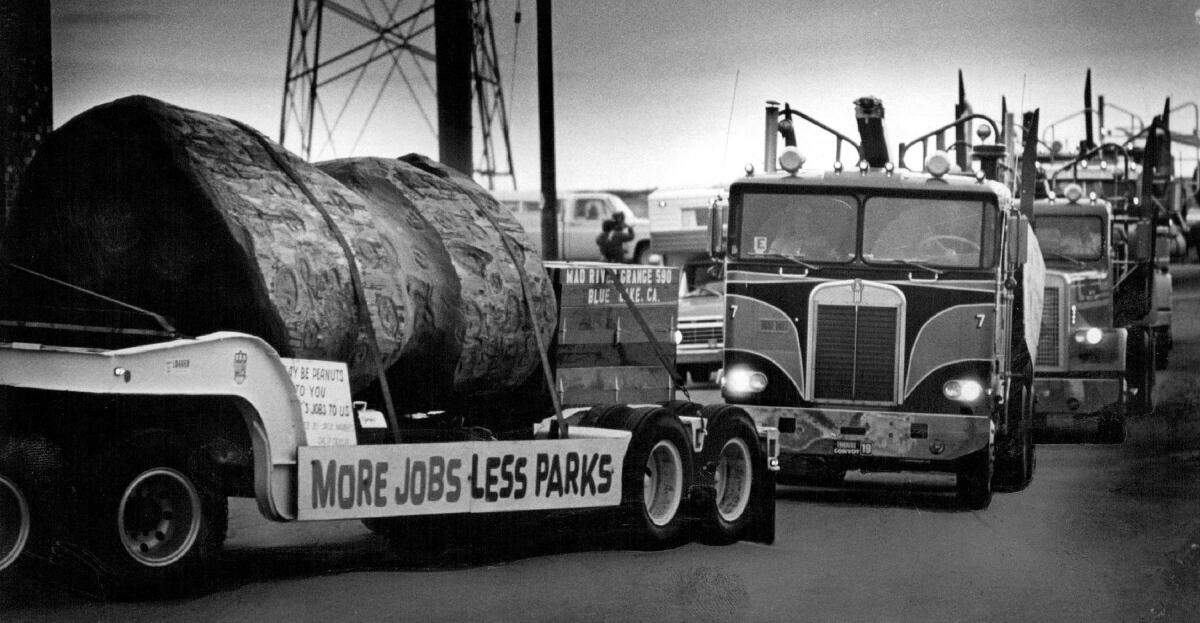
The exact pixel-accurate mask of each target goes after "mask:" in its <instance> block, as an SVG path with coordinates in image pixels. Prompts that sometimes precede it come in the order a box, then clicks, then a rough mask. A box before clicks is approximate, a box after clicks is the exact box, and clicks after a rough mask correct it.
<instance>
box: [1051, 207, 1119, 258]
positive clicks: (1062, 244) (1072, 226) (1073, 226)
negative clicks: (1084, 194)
mask: <svg viewBox="0 0 1200 623" xmlns="http://www.w3.org/2000/svg"><path fill="white" fill-rule="evenodd" d="M1033 228H1034V232H1035V233H1036V234H1037V238H1038V246H1040V247H1041V248H1042V254H1043V255H1045V256H1046V260H1047V261H1054V260H1055V259H1064V258H1067V259H1073V260H1082V261H1095V260H1098V259H1100V258H1101V257H1103V256H1104V221H1103V220H1102V219H1101V218H1100V217H1098V216H1041V215H1039V216H1038V217H1037V219H1036V220H1035V221H1034V225H1033Z"/></svg>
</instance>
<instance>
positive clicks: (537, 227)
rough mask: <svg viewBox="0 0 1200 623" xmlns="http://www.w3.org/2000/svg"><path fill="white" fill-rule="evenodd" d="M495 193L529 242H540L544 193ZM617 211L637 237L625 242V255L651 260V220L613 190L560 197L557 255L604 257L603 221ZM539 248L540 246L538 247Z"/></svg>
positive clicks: (586, 258)
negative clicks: (601, 244) (598, 243)
mask: <svg viewBox="0 0 1200 623" xmlns="http://www.w3.org/2000/svg"><path fill="white" fill-rule="evenodd" d="M492 196H493V197H495V198H496V200H497V201H499V202H500V203H501V204H502V205H504V206H505V207H507V208H508V209H509V210H512V213H513V214H514V215H516V217H517V221H519V222H520V223H521V227H523V228H525V233H526V235H527V236H528V238H529V240H530V242H532V243H533V244H534V245H540V244H541V240H542V239H541V231H542V193H541V191H536V190H508V191H505V190H494V191H492ZM617 212H622V213H624V214H625V222H626V224H628V225H630V226H631V227H633V234H634V238H633V240H632V241H630V242H629V243H627V244H626V251H625V257H626V259H627V260H628V261H632V262H633V263H634V264H644V263H646V262H647V260H649V259H650V220H649V219H646V218H643V217H641V216H638V215H637V214H636V213H635V212H634V211H633V210H632V209H631V208H630V207H629V206H628V205H626V203H625V202H624V201H623V200H622V199H621V198H620V197H618V196H616V195H614V194H612V193H604V192H581V193H564V194H561V195H559V197H558V241H559V247H558V258H559V259H561V260H567V261H597V260H600V259H603V258H602V257H601V256H600V249H599V247H597V246H596V236H597V235H598V234H600V232H601V224H602V223H603V222H604V221H605V219H609V218H612V216H613V215H614V214H616V213H617ZM539 248H540V247H539Z"/></svg>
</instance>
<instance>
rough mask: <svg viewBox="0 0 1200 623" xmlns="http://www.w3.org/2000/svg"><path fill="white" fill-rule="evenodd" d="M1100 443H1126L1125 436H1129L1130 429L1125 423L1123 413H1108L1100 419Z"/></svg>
mask: <svg viewBox="0 0 1200 623" xmlns="http://www.w3.org/2000/svg"><path fill="white" fill-rule="evenodd" d="M1098 432H1099V437H1100V440H1099V441H1100V443H1108V444H1120V443H1125V438H1126V437H1127V436H1128V431H1127V428H1126V425H1125V417H1124V415H1123V414H1121V413H1114V414H1111V415H1106V417H1103V418H1102V419H1101V420H1100V425H1099V431H1098Z"/></svg>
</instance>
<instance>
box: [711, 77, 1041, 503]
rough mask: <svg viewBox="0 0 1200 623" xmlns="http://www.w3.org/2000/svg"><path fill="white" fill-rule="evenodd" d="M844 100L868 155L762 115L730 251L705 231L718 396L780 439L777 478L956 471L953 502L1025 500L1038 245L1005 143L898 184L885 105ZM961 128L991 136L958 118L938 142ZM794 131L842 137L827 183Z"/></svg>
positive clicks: (736, 199) (856, 146)
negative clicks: (1011, 176) (761, 150)
mask: <svg viewBox="0 0 1200 623" xmlns="http://www.w3.org/2000/svg"><path fill="white" fill-rule="evenodd" d="M855 103H856V116H857V121H858V126H859V130H860V134H861V138H862V142H861V144H860V143H858V142H855V141H854V140H853V139H851V138H849V137H847V136H845V135H843V134H841V133H840V132H837V131H836V130H834V129H832V128H830V127H829V126H827V125H825V124H823V123H820V122H818V121H816V120H815V119H813V118H812V117H810V116H808V115H806V114H804V113H803V112H801V111H799V110H795V109H792V108H791V107H790V106H787V105H785V106H784V107H783V109H782V110H781V109H780V107H779V105H778V103H776V102H768V103H767V108H766V133H765V135H766V138H767V142H766V147H765V154H764V169H765V171H764V172H763V173H757V174H756V173H754V172H753V167H751V166H747V176H746V177H744V178H742V179H739V180H737V181H735V182H734V183H733V184H732V186H731V188H730V192H729V214H728V219H727V221H728V241H727V243H723V242H722V236H721V232H720V229H719V227H717V226H714V227H713V228H712V230H711V233H712V240H711V245H712V248H713V252H714V255H716V256H717V257H720V258H721V259H722V260H723V263H724V270H725V280H726V294H725V305H726V316H725V328H726V333H725V364H724V366H725V371H724V376H723V387H722V391H723V395H724V397H725V399H726V402H728V403H730V404H736V405H740V406H742V407H743V408H744V409H745V410H746V411H747V412H749V413H750V415H751V416H752V417H753V418H754V419H755V421H756V422H758V423H759V424H760V425H765V426H771V427H774V428H778V430H779V435H780V446H781V459H780V460H781V471H780V476H779V477H780V480H781V482H787V481H801V482H810V483H811V482H815V483H823V484H831V483H836V482H840V481H841V479H842V477H843V476H844V475H845V474H846V471H847V470H850V469H855V470H863V471H899V470H916V471H941V472H950V473H953V474H955V475H956V483H957V493H958V495H959V498H960V500H961V501H962V502H963V503H964V504H965V505H966V506H967V507H969V508H975V509H978V508H984V507H986V506H988V505H989V503H990V501H991V498H992V491H993V483H994V484H995V485H996V486H997V488H1001V489H1006V490H1018V489H1021V488H1023V487H1025V486H1026V485H1027V484H1028V483H1029V481H1030V479H1031V478H1032V473H1033V444H1032V437H1031V434H1030V433H1031V430H1030V429H1031V422H1032V398H1033V395H1032V392H1031V384H1032V382H1033V373H1032V363H1033V362H1032V359H1031V356H1030V354H1031V353H1032V352H1034V351H1035V349H1036V347H1037V333H1036V330H1037V318H1039V317H1040V309H1039V301H1038V300H1037V299H1038V297H1037V296H1036V295H1037V294H1040V293H1041V291H1042V287H1041V272H1040V254H1039V253H1038V252H1037V247H1036V239H1035V238H1033V237H1032V235H1031V232H1030V230H1029V225H1028V222H1027V217H1026V215H1025V214H1024V213H1022V211H1020V210H1018V208H1017V205H1016V204H1015V203H1014V202H1013V199H1012V193H1011V192H1010V191H1009V189H1008V187H1006V186H1005V185H1004V184H1001V183H999V182H998V181H996V180H997V177H998V173H999V172H1000V171H1001V170H1002V168H1001V167H1000V166H999V163H1000V161H1002V160H1003V159H1004V157H1005V150H1004V148H1003V147H1002V146H1000V145H980V146H977V147H975V148H974V152H973V153H974V156H975V157H977V158H979V159H980V166H981V170H980V171H979V172H978V173H977V174H974V175H972V174H955V173H951V161H950V160H949V157H948V155H947V154H946V153H945V152H942V151H935V152H934V153H933V155H931V156H930V157H929V158H928V159H927V161H926V164H925V170H924V171H922V172H918V171H908V170H905V169H904V168H903V167H902V166H901V167H896V166H895V164H893V163H892V162H891V161H890V158H889V156H888V148H887V142H886V140H885V137H884V131H883V106H882V103H881V102H880V101H879V100H878V99H875V98H862V99H860V100H858V101H856V102H855ZM972 119H982V120H984V121H986V122H987V125H988V127H989V128H990V129H993V130H998V128H997V127H996V124H995V123H994V122H992V121H991V120H990V119H987V118H985V117H983V116H982V115H971V116H969V117H967V116H964V117H960V118H959V119H958V120H956V123H955V124H952V125H948V126H946V128H942V129H941V130H940V131H937V132H939V139H940V132H941V131H944V130H946V129H948V128H950V127H954V126H960V127H961V126H962V125H963V124H965V123H966V122H967V121H969V120H972ZM800 120H805V121H809V122H811V123H813V124H814V125H815V126H817V127H818V128H821V129H823V130H826V131H828V132H829V133H831V134H833V135H834V136H835V137H836V139H837V151H836V154H837V160H836V161H835V162H834V165H833V168H832V170H828V171H820V170H815V171H814V170H807V169H804V168H803V164H804V157H803V156H802V155H801V154H800V152H799V150H798V148H797V146H796V142H795V124H796V123H798V122H799V121H800ZM998 134H999V133H998V132H997V135H998ZM780 135H782V136H783V137H784V139H785V141H786V147H785V148H784V149H783V150H782V152H781V153H778V154H777V141H778V137H779V136H780ZM931 135H933V133H931V134H930V135H927V136H931ZM940 142H941V141H940V140H939V144H940ZM846 144H848V145H849V146H850V147H852V148H853V150H854V151H853V153H854V156H855V157H856V158H855V161H854V162H856V164H855V165H851V166H849V167H846V166H843V165H842V163H841V156H842V148H843V146H844V145H846ZM922 144H923V143H922ZM958 149H960V150H962V149H964V147H963V146H962V145H961V144H960V145H958ZM966 149H970V146H969V145H967V146H966ZM903 152H904V150H903V149H902V150H901V160H900V161H901V163H903ZM967 153H968V155H969V154H970V152H967ZM777 162H778V168H780V169H782V171H779V170H777V166H776V164H777ZM720 221H721V219H720V218H718V216H716V215H714V217H713V223H719V222H720ZM1030 318H1032V322H1029V319H1030ZM1031 326H1032V329H1031V330H1030V327H1031Z"/></svg>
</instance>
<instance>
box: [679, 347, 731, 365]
mask: <svg viewBox="0 0 1200 623" xmlns="http://www.w3.org/2000/svg"><path fill="white" fill-rule="evenodd" d="M724 362H725V351H723V350H721V349H720V347H718V348H716V349H704V350H688V349H686V348H683V347H676V348H675V364H676V365H689V364H711V365H713V366H716V367H718V368H719V367H721V364H722V363H724Z"/></svg>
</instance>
